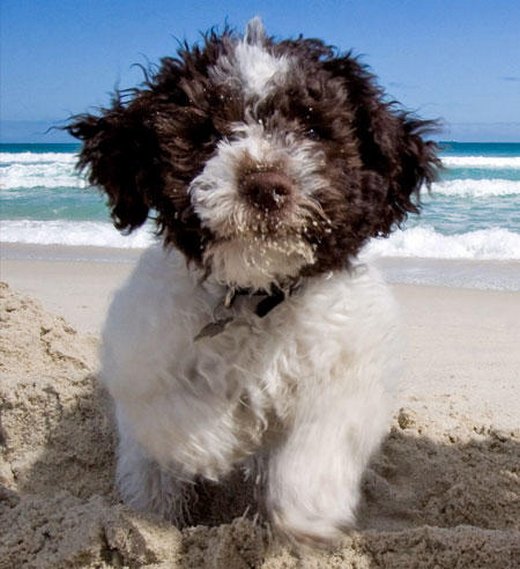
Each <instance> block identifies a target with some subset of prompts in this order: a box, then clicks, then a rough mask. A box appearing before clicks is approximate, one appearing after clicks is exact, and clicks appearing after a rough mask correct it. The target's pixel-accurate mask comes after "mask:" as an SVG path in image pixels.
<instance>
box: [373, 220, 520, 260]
mask: <svg viewBox="0 0 520 569" xmlns="http://www.w3.org/2000/svg"><path fill="white" fill-rule="evenodd" d="M366 252H367V254H370V255H372V254H373V255H381V256H384V257H422V258H430V259H474V260H482V261H484V260H495V261H506V260H520V234H519V233H514V232H513V231H509V230H507V229H502V228H498V227H497V228H492V229H481V230H478V231H470V232H467V233H462V234H456V235H443V234H441V233H438V232H437V231H435V229H434V228H433V227H429V226H422V227H413V228H410V229H406V230H404V231H396V232H395V233H393V234H392V235H391V236H390V237H389V238H388V239H375V240H373V241H371V242H370V244H369V245H368V247H367V249H366Z"/></svg>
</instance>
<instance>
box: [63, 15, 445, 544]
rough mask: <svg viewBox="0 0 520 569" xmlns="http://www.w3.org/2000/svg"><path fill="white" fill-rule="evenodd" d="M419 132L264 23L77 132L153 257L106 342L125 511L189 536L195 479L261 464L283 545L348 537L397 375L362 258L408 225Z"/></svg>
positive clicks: (350, 76)
mask: <svg viewBox="0 0 520 569" xmlns="http://www.w3.org/2000/svg"><path fill="white" fill-rule="evenodd" d="M430 127H431V123H430V122H426V121H421V120H418V119H415V118H412V117H411V116H409V115H408V114H406V113H404V112H402V111H400V110H399V109H398V108H396V106H395V105H394V104H393V103H389V102H387V101H386V100H385V96H384V93H383V91H382V90H381V89H380V87H379V86H378V85H377V84H376V81H375V79H374V77H373V76H372V75H371V74H370V72H369V71H368V70H367V69H366V68H365V67H364V66H363V65H361V64H360V63H359V62H358V61H357V60H356V59H355V58H354V57H352V56H351V55H350V54H338V53H336V52H335V51H334V50H333V49H332V48H330V47H328V46H327V45H325V44H324V43H322V42H321V41H319V40H316V39H302V38H299V39H296V40H285V41H275V40H274V39H272V38H270V37H268V36H267V35H266V33H265V31H264V28H263V26H262V23H261V22H260V20H258V19H254V20H252V21H251V22H250V23H249V24H248V26H247V29H246V32H245V34H244V36H238V35H237V34H235V33H234V32H232V31H230V30H228V29H226V30H225V31H224V32H223V33H222V34H221V35H218V34H216V33H214V32H212V33H209V34H208V35H207V36H205V41H204V44H203V45H201V46H194V47H191V48H189V47H187V46H185V47H183V48H181V49H180V50H179V52H178V55H177V57H175V58H171V57H166V58H164V59H163V60H162V61H161V65H160V66H159V67H158V69H157V70H156V71H154V72H153V73H152V74H148V75H147V76H146V81H145V83H144V85H142V86H141V87H140V88H138V89H135V90H131V91H127V92H125V93H124V94H119V95H118V97H117V98H116V99H115V100H114V101H113V102H112V105H111V107H110V108H107V109H104V110H102V111H101V112H100V114H99V115H98V116H94V115H82V116H78V117H75V118H74V119H73V120H72V122H71V123H70V124H69V126H68V127H67V128H68V130H69V132H70V133H72V134H73V135H74V136H76V137H77V138H79V139H80V140H82V141H83V146H82V150H81V153H80V158H79V166H80V167H81V168H84V169H87V171H88V175H89V180H90V182H91V183H92V184H93V185H97V186H100V187H101V188H102V189H103V190H104V191H105V192H106V194H107V196H108V201H109V205H110V208H111V212H112V218H113V220H114V222H115V225H116V227H117V228H118V229H120V230H124V231H126V232H130V231H132V230H134V229H135V228H137V227H139V226H140V225H142V224H143V223H144V222H145V221H146V219H147V218H148V217H149V215H150V212H153V216H154V217H155V221H156V224H157V232H158V234H159V235H160V236H161V237H162V240H163V246H162V247H152V248H151V249H150V250H149V251H147V252H145V253H144V254H143V256H142V258H141V260H140V261H139V263H138V266H137V268H136V269H135V271H134V273H133V275H132V276H131V277H130V279H129V280H128V282H127V283H126V284H125V285H124V287H123V288H122V289H121V290H120V291H119V293H118V294H117V295H116V296H115V298H114V301H113V304H112V306H111V309H110V311H109V314H108V319H107V322H106V325H105V328H104V333H103V347H102V353H101V362H102V371H101V376H102V378H103V380H104V382H105V383H106V386H107V387H108V390H109V391H110V393H111V395H112V397H113V399H114V403H115V409H116V416H117V423H118V429H119V451H118V466H117V483H118V487H119V490H120V493H121V495H122V497H123V499H124V500H125V502H127V503H128V504H129V505H131V506H133V507H135V508H137V509H139V510H147V511H152V512H156V513H159V514H161V515H162V516H164V517H166V518H168V519H170V520H172V521H173V522H175V523H177V524H182V523H185V522H186V521H187V520H189V507H190V503H189V502H190V495H191V494H192V489H193V487H194V482H195V481H196V480H200V479H208V480H211V481H219V480H222V479H223V478H225V477H226V476H227V475H229V474H230V473H231V472H232V471H233V470H234V469H236V468H244V469H247V468H251V465H252V464H253V463H254V464H256V465H258V467H259V468H260V469H261V478H262V479H263V480H264V481H265V488H264V502H265V507H266V509H267V511H268V513H269V516H270V518H271V520H272V522H273V524H274V526H275V527H277V528H279V529H280V530H282V531H283V532H284V533H285V534H287V535H289V536H291V537H292V538H294V539H296V540H301V541H306V542H315V543H329V542H334V541H335V540H337V539H338V538H339V537H340V535H341V532H342V531H343V530H344V529H345V528H348V527H349V526H351V525H352V524H353V523H354V516H355V511H356V505H357V504H358V501H359V497H360V483H361V478H362V475H363V471H364V469H365V467H366V465H367V463H368V461H369V459H370V457H371V455H372V454H373V453H374V451H375V450H376V449H377V448H378V445H379V444H380V442H381V440H382V438H383V437H384V436H385V433H386V432H387V429H388V424H389V419H390V415H391V411H392V392H393V389H394V386H395V384H396V381H397V379H398V378H399V373H400V372H399V358H400V350H399V334H398V330H397V328H398V327H397V324H396V309H395V305H394V301H393V300H392V298H391V296H390V294H389V292H388V291H387V289H386V288H385V286H384V284H383V282H382V281H381V279H380V277H379V276H378V275H377V273H376V272H375V271H374V270H373V269H372V268H370V267H368V266H365V265H362V264H361V263H359V262H358V261H357V260H356V256H357V254H358V252H359V251H360V249H361V248H362V247H363V245H364V244H366V243H367V241H368V240H369V239H370V238H372V237H379V236H386V235H388V234H389V233H390V231H391V230H392V229H393V228H394V227H395V226H396V225H398V224H399V223H400V222H402V221H403V220H404V219H405V217H406V216H407V214H408V213H409V212H414V213H415V212H417V211H418V194H419V189H420V188H421V186H422V185H423V184H429V183H430V182H431V181H432V180H433V179H434V177H435V172H436V169H437V166H438V159H437V157H436V147H435V145H434V144H433V143H432V142H429V141H425V140H424V139H423V136H424V134H425V133H427V132H428V131H429V129H430Z"/></svg>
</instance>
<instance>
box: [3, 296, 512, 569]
mask: <svg viewBox="0 0 520 569" xmlns="http://www.w3.org/2000/svg"><path fill="white" fill-rule="evenodd" d="M0 297H1V298H0V301H1V307H0V329H1V338H0V370H1V372H2V380H1V383H0V411H1V424H0V444H1V455H0V483H1V490H0V536H1V539H0V568H6V569H7V568H18V567H27V568H52V569H58V568H67V569H69V568H74V567H87V568H103V567H157V568H158V567H162V568H181V567H182V568H197V567H199V568H200V567H208V568H210V567H211V568H226V569H235V568H236V569H242V568H256V567H259V568H260V567H261V568H264V569H274V568H292V567H294V568H296V567H332V568H335V567H337V568H339V567H356V568H358V569H363V568H372V567H385V568H400V569H401V568H406V567H419V568H421V567H442V568H444V567H445V568H450V569H451V568H454V567H457V568H465V567H467V568H472V569H474V568H478V567H482V568H484V567H485V568H488V569H489V568H500V569H505V568H508V567H510V568H515V567H519V566H520V432H518V431H515V432H502V431H497V430H494V429H493V428H490V427H488V426H483V425H480V424H478V421H476V422H473V421H472V420H471V419H468V418H467V417H466V418H463V417H459V418H458V423H457V429H455V430H453V429H450V431H449V432H445V431H444V430H443V427H442V425H443V415H442V412H443V411H442V409H437V410H436V409H433V410H432V405H434V403H431V404H430V408H429V409H428V411H429V413H428V417H429V418H428V420H426V419H424V415H422V416H421V415H420V414H419V412H418V411H417V410H415V409H412V408H410V409H403V410H401V412H400V413H399V415H398V416H397V417H396V421H395V426H394V428H393V429H392V432H391V434H390V435H389V437H388V439H387V441H386V442H385V445H384V447H383V450H382V453H381V454H380V455H379V456H378V457H377V458H376V459H375V461H374V463H373V465H372V468H371V469H370V471H369V472H368V473H367V476H366V481H365V487H364V502H363V504H362V507H361V509H360V514H359V521H360V525H359V529H358V531H356V532H352V533H351V534H350V535H349V536H347V537H345V540H344V543H343V546H342V547H341V548H340V549H338V550H337V551H334V552H308V551H305V552H296V551H293V550H291V549H289V548H288V547H286V546H284V545H280V544H277V543H276V542H275V541H273V540H272V539H270V538H269V534H268V531H267V530H266V529H265V528H264V527H263V526H262V525H261V524H259V523H256V522H255V520H254V518H249V517H247V516H239V514H240V513H241V512H243V511H244V510H245V509H246V506H247V502H248V501H250V489H248V488H245V487H244V486H242V484H241V482H240V480H239V479H238V478H237V479H235V480H231V481H229V483H228V484H227V486H224V487H223V488H221V489H215V488H205V489H203V492H202V495H201V498H200V501H199V502H200V505H199V510H200V511H199V513H198V521H199V522H204V523H205V525H198V526H196V527H190V528H187V529H184V530H182V531H179V530H177V529H176V528H174V527H171V526H169V525H167V524H164V523H162V522H160V521H158V520H156V519H154V518H152V517H147V516H142V515H138V514H136V513H134V512H131V511H130V510H128V509H127V508H126V507H124V506H123V505H121V504H120V503H119V502H118V499H117V495H116V493H115V491H114V488H113V486H112V477H113V468H114V458H113V457H114V433H113V430H112V426H111V419H110V404H109V402H108V400H107V398H106V396H105V394H104V393H103V391H102V389H100V387H99V386H98V385H97V383H96V379H95V376H94V375H93V372H94V371H95V366H96V356H95V351H96V341H95V339H93V338H89V337H85V336H81V335H80V334H78V333H76V332H75V331H74V330H73V329H72V328H71V327H70V326H68V325H67V324H66V322H65V321H64V320H62V319H61V318H57V317H54V316H51V315H49V314H47V313H46V312H45V311H43V310H42V308H41V307H40V305H39V304H38V303H36V302H34V301H33V300H31V299H27V298H23V297H20V296H18V295H16V294H14V293H13V292H11V291H10V290H9V289H8V288H7V286H5V285H2V287H1V289H0ZM420 404H421V408H424V406H425V405H429V402H428V401H421V402H420ZM432 416H435V417H436V420H432V419H431V417H432ZM253 508H254V506H252V507H251V508H250V511H253Z"/></svg>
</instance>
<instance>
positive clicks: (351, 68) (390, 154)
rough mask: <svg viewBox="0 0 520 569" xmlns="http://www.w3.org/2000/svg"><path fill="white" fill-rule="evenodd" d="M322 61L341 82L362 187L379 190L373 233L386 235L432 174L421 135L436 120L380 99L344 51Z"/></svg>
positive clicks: (432, 152)
mask: <svg viewBox="0 0 520 569" xmlns="http://www.w3.org/2000/svg"><path fill="white" fill-rule="evenodd" d="M324 66H325V68H326V69H327V70H328V71H329V72H331V73H332V75H334V76H336V77H341V78H342V79H343V81H344V82H345V85H346V88H347V92H348V100H349V104H350V105H351V108H352V113H353V117H354V120H353V130H354V133H355V135H356V138H357V139H358V141H359V153H360V157H361V161H362V164H363V169H364V171H365V175H364V177H363V179H364V180H366V182H367V184H366V186H367V187H366V191H373V190H374V186H377V187H378V191H379V193H380V195H382V196H385V200H384V203H382V204H381V211H380V221H379V223H378V224H376V226H375V227H374V230H373V234H374V235H388V233H390V231H391V230H392V228H393V227H394V226H395V225H398V224H400V223H401V222H402V221H404V220H405V219H406V216H407V214H408V213H409V212H413V213H417V212H418V211H419V203H420V198H419V190H420V188H421V186H422V185H423V184H426V185H427V186H429V185H430V184H431V183H432V182H433V181H434V180H435V179H436V177H437V171H438V168H439V167H440V161H439V159H438V158H437V146H436V144H435V143H434V142H432V141H426V140H424V138H423V137H424V136H425V135H427V134H429V133H431V132H433V131H435V130H436V128H437V124H436V122H435V121H423V120H419V119H416V118H413V117H412V116H411V115H409V114H407V113H405V112H403V111H400V110H398V109H396V106H395V104H394V103H388V102H386V101H385V100H384V96H385V95H384V92H383V91H382V89H381V88H380V87H379V86H378V85H377V83H376V80H375V77H374V76H373V75H372V74H371V73H370V72H369V71H368V70H367V68H366V67H365V66H363V65H362V64H360V63H359V62H358V61H357V59H356V58H354V57H352V56H351V55H350V54H347V55H345V56H343V57H337V58H332V59H329V60H328V61H326V62H324Z"/></svg>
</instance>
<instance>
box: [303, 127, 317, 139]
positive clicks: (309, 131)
mask: <svg viewBox="0 0 520 569" xmlns="http://www.w3.org/2000/svg"><path fill="white" fill-rule="evenodd" d="M306 135H307V138H310V139H311V140H320V138H321V136H320V133H319V131H318V129H316V128H308V129H307V132H306Z"/></svg>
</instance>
